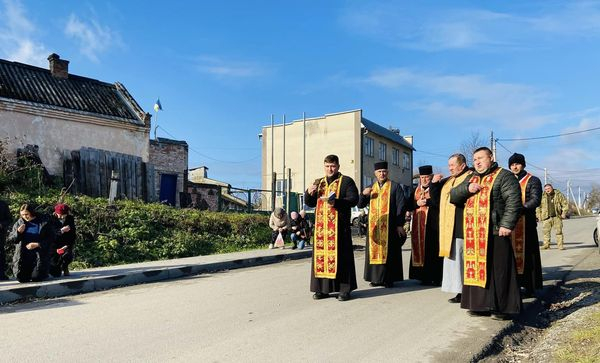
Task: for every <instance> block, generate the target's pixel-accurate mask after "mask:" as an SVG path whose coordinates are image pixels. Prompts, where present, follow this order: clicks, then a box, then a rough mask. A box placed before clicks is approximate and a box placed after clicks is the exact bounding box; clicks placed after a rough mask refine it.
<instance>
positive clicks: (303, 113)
mask: <svg viewBox="0 0 600 363" xmlns="http://www.w3.org/2000/svg"><path fill="white" fill-rule="evenodd" d="M302 143H303V150H304V152H303V157H302V160H303V162H302V193H304V191H305V190H306V112H302ZM302 204H303V205H302V209H304V198H302ZM299 207H300V206H299Z"/></svg>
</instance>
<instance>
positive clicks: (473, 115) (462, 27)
mask: <svg viewBox="0 0 600 363" xmlns="http://www.w3.org/2000/svg"><path fill="white" fill-rule="evenodd" d="M0 17H1V19H3V20H2V22H1V23H0V57H1V58H3V59H9V60H15V61H20V62H24V63H29V64H35V65H39V66H41V67H47V60H46V58H47V56H48V55H49V54H50V53H53V52H55V53H58V54H60V56H61V58H63V59H68V60H69V61H70V62H71V63H70V66H69V67H70V68H69V70H70V72H71V73H74V74H78V75H82V76H87V77H91V78H96V79H99V80H102V81H105V82H111V83H112V82H115V81H119V82H121V83H123V84H124V85H125V86H126V87H127V89H128V90H129V91H130V92H131V93H132V95H133V96H134V97H135V98H136V99H137V101H138V102H139V103H140V105H141V106H142V108H144V109H145V110H146V111H148V112H153V110H152V106H153V105H154V102H155V101H156V98H157V97H160V100H161V103H162V106H163V111H161V112H160V113H159V115H158V124H159V126H160V128H159V129H158V136H160V137H169V138H175V139H184V140H186V141H187V142H188V144H189V145H190V157H189V164H190V167H197V166H201V165H206V166H208V167H209V176H210V177H213V178H216V179H219V180H223V181H227V182H229V183H230V184H232V185H233V186H237V187H258V186H260V173H261V169H260V162H261V145H260V142H259V140H258V138H257V134H258V133H259V132H260V131H261V126H263V125H267V124H269V123H270V121H269V120H270V115H271V114H275V117H276V120H277V121H278V122H281V118H282V115H283V114H285V115H286V117H287V119H288V120H291V119H298V118H301V116H302V112H306V114H307V116H308V117H313V116H320V115H323V114H326V113H333V112H339V111H345V110H351V109H358V108H360V109H362V110H363V115H364V116H365V117H367V118H369V119H370V120H372V121H374V122H377V123H379V124H381V125H383V126H386V127H387V126H394V127H397V128H399V129H400V132H401V133H402V134H403V135H413V136H414V138H415V139H414V140H415V141H414V142H415V144H414V146H415V148H416V149H417V152H416V153H415V163H416V164H417V165H418V164H425V163H430V164H433V165H434V167H435V168H436V169H437V170H438V171H442V172H446V166H445V165H446V156H447V155H450V154H451V153H453V152H456V151H460V149H461V144H463V143H465V142H468V140H470V139H472V135H474V134H475V135H477V134H478V135H479V138H480V139H481V140H482V141H484V142H485V143H486V144H489V138H490V132H491V131H493V132H494V135H495V137H496V138H498V139H500V144H499V145H498V159H499V162H500V164H501V165H502V166H506V162H507V160H508V157H509V156H510V154H511V153H512V152H520V153H523V154H525V156H526V158H527V161H528V163H529V165H528V169H529V170H530V171H531V172H533V173H534V174H536V175H538V176H540V177H541V178H542V181H543V170H542V169H543V168H547V170H548V176H549V181H551V182H553V183H554V184H555V186H557V187H558V188H560V189H562V190H563V191H564V188H565V185H566V181H567V179H571V181H572V185H573V186H574V187H575V188H577V187H578V186H581V187H582V188H584V190H587V189H588V188H589V187H590V185H591V184H592V183H598V180H599V177H600V156H599V151H600V145H599V143H598V140H599V137H600V130H595V131H590V132H582V133H577V134H573V135H571V136H568V137H558V138H547V139H539V140H527V141H523V140H521V141H508V140H507V139H522V138H531V137H542V136H547V135H557V134H565V133H572V132H578V131H583V130H588V129H593V128H598V127H600V99H599V98H600V92H598V90H597V87H598V85H600V73H599V70H598V64H600V46H598V44H600V1H583V2H577V1H535V2H533V1H532V2H530V1H514V2H512V1H511V2H507V1H486V2H480V1H365V0H360V1H225V0H224V1H170V2H165V1H149V0H144V1H141V0H139V1H132V0H130V1H87V2H86V1H75V0H67V1H52V2H50V1H41V0H39V1H26V0H20V1H19V0H2V1H1V2H0ZM153 121H156V120H153ZM502 140H505V141H502ZM509 151H510V152H509ZM575 192H577V189H575Z"/></svg>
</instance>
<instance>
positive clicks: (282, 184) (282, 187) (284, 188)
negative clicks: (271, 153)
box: [281, 114, 288, 210]
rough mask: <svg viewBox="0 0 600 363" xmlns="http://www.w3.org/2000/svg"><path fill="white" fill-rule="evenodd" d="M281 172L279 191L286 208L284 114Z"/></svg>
mask: <svg viewBox="0 0 600 363" xmlns="http://www.w3.org/2000/svg"><path fill="white" fill-rule="evenodd" d="M282 164H283V165H282V166H283V168H282V172H281V179H282V180H281V192H282V197H283V209H286V210H287V207H288V206H287V204H286V192H285V191H286V189H287V188H286V185H285V184H286V179H287V178H286V174H285V114H284V115H283V162H282Z"/></svg>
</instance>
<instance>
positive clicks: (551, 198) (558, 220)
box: [535, 189, 569, 250]
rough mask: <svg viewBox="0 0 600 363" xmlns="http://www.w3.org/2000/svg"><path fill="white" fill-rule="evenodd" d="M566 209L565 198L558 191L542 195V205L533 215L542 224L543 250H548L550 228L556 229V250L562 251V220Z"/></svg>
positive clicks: (567, 206) (567, 205)
mask: <svg viewBox="0 0 600 363" xmlns="http://www.w3.org/2000/svg"><path fill="white" fill-rule="evenodd" d="M568 208H569V204H568V203H567V198H565V196H564V195H563V194H562V193H561V192H560V191H559V190H558V189H554V190H553V191H552V193H550V194H548V193H546V192H544V193H543V194H542V203H541V204H540V206H539V207H538V208H537V209H536V211H535V214H536V217H537V219H538V220H540V221H541V222H542V223H543V230H544V247H543V248H544V249H548V248H550V237H551V234H552V228H555V229H556V244H557V245H558V248H559V249H561V250H562V249H564V245H563V243H564V236H563V232H562V227H563V224H562V219H563V218H566V213H567V210H568Z"/></svg>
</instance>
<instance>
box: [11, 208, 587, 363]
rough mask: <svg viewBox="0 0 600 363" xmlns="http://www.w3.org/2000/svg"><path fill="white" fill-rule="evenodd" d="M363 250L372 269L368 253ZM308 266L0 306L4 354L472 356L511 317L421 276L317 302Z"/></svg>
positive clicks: (577, 248)
mask: <svg viewBox="0 0 600 363" xmlns="http://www.w3.org/2000/svg"><path fill="white" fill-rule="evenodd" d="M594 223H595V221H594V220H593V219H592V218H585V219H577V220H569V221H566V222H565V233H566V237H567V238H566V240H567V243H566V246H567V250H565V251H558V250H556V249H552V250H549V251H543V254H542V259H543V264H544V266H545V277H546V278H547V279H556V278H562V277H561V276H563V275H564V273H565V271H568V270H571V269H572V268H573V267H574V266H576V265H577V263H578V262H579V261H581V260H582V259H583V258H584V257H585V256H587V255H589V254H590V253H597V250H596V248H595V246H594V245H593V242H592V230H593V224H594ZM408 253H409V252H408V251H405V253H404V262H405V271H408V268H407V267H408V266H407V264H408V257H409V254H408ZM355 257H356V264H357V273H358V276H362V271H363V264H364V253H363V252H356V253H355ZM575 268H576V267H575ZM309 269H310V261H309V260H297V261H290V262H285V263H280V264H275V265H269V266H262V267H255V268H246V269H240V270H234V271H230V272H223V273H215V274H210V275H199V276H197V277H192V278H186V279H181V280H174V281H169V282H164V283H154V284H148V285H138V286H134V287H128V288H121V289H115V290H110V291H106V292H100V293H92V294H87V295H80V296H75V297H69V298H60V299H51V300H46V301H37V302H32V303H24V304H17V305H11V306H4V307H0V326H1V327H2V332H3V333H4V334H3V338H2V339H0V352H1V353H0V354H1V355H0V357H1V359H0V360H1V361H49V362H52V361H62V362H70V361H86V362H90V361H103V362H106V361H119V362H120V361H127V362H164V361H198V362H206V361H210V362H229V361H251V362H259V361H260V362H262V361H309V362H317V361H321V362H325V361H327V362H348V361H353V362H354V361H358V362H372V361H376V360H380V361H406V362H426V361H451V360H454V361H459V362H464V361H468V360H469V358H470V357H472V356H473V354H476V353H477V352H478V351H479V350H481V348H482V347H483V346H484V345H485V344H487V343H488V342H489V340H490V339H491V337H493V336H494V335H496V334H497V333H498V331H500V330H501V329H502V328H503V327H505V326H506V324H507V323H506V322H497V321H493V320H491V319H489V318H472V317H469V316H468V315H467V314H466V313H465V312H464V311H462V310H461V309H459V308H458V306H456V305H453V304H449V303H447V302H446V300H447V299H448V298H449V297H451V296H452V295H449V294H445V293H442V292H441V291H440V290H439V288H423V287H421V286H420V285H418V284H416V283H415V282H413V281H405V282H403V283H402V284H399V286H398V287H395V288H393V289H383V288H370V287H368V285H367V284H366V283H364V282H363V281H362V279H359V290H358V291H356V292H355V293H354V294H353V296H354V299H353V300H350V301H348V302H338V301H336V300H335V299H326V300H322V301H313V300H312V299H311V294H310V293H309V291H308V283H309V281H308V276H309ZM547 283H550V281H547ZM325 334H329V336H328V337H327V338H324V336H325Z"/></svg>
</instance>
